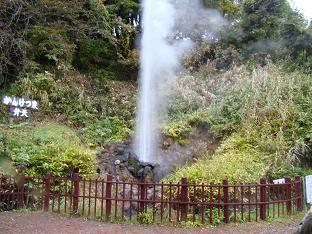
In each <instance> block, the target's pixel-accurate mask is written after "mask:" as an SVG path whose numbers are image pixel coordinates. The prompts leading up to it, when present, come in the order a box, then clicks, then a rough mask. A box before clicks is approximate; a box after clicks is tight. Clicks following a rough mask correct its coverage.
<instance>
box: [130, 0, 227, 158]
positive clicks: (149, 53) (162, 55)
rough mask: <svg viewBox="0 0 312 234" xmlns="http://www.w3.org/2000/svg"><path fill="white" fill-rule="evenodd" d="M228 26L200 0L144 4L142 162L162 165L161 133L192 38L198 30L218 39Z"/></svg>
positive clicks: (140, 108) (138, 139) (137, 147)
mask: <svg viewBox="0 0 312 234" xmlns="http://www.w3.org/2000/svg"><path fill="white" fill-rule="evenodd" d="M199 22H200V23H199ZM224 22H225V20H224V19H223V18H222V16H221V15H220V14H219V13H218V12H217V11H216V10H210V11H209V10H204V9H203V7H202V5H201V4H200V0H177V1H173V0H143V20H142V27H143V35H142V39H141V56H140V62H141V70H140V94H139V95H140V96H139V102H138V112H137V124H136V136H135V143H134V149H135V153H136V154H137V155H138V156H139V158H140V160H142V161H145V162H158V163H161V162H162V160H161V159H160V158H159V157H158V155H159V154H158V152H157V149H158V148H159V143H160V142H159V134H160V132H159V129H160V125H161V124H162V122H163V120H164V119H165V117H166V114H165V113H166V107H167V103H168V97H169V96H170V94H171V91H172V88H173V87H174V84H175V80H176V77H177V75H178V73H179V71H180V60H181V58H182V57H183V54H184V53H185V51H186V50H187V49H189V48H191V45H192V44H193V43H192V40H191V38H190V37H191V35H192V34H193V32H194V30H195V31H196V32H199V35H200V36H205V37H206V38H208V39H209V38H215V32H216V31H219V30H216V29H217V28H218V29H219V28H220V27H219V25H224ZM206 34H207V35H206ZM203 38H204V37H203ZM162 163H163V162H162Z"/></svg>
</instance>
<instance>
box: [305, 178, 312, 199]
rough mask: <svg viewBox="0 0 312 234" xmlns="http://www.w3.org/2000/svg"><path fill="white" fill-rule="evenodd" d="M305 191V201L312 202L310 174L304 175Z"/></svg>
mask: <svg viewBox="0 0 312 234" xmlns="http://www.w3.org/2000/svg"><path fill="white" fill-rule="evenodd" d="M305 191H306V198H307V203H308V204H312V175H308V176H306V177H305Z"/></svg>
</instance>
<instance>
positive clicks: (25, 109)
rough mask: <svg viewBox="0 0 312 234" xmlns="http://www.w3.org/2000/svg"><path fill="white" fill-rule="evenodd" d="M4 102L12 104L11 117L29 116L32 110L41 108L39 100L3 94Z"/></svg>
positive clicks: (7, 104)
mask: <svg viewBox="0 0 312 234" xmlns="http://www.w3.org/2000/svg"><path fill="white" fill-rule="evenodd" d="M2 104H4V105H6V106H10V116H11V117H21V118H29V117H30V114H31V110H38V109H39V104H38V102H37V101H35V100H30V99H25V98H19V97H14V96H3V97H2Z"/></svg>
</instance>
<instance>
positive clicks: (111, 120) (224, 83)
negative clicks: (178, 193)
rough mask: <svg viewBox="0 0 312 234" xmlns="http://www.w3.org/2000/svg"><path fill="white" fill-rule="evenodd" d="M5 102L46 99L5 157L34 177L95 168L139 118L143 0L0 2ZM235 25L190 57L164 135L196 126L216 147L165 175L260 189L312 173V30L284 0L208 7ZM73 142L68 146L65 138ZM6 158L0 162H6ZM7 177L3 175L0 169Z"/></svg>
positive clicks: (178, 135)
mask: <svg viewBox="0 0 312 234" xmlns="http://www.w3.org/2000/svg"><path fill="white" fill-rule="evenodd" d="M0 4H1V9H0V53H1V56H0V95H1V96H2V95H4V94H5V95H17V96H25V97H29V98H32V99H36V100H39V102H40V111H38V112H36V113H34V114H33V118H32V123H30V124H29V125H24V124H17V125H15V126H14V128H8V127H7V122H8V115H7V108H6V107H4V106H3V105H1V106H0V114H1V115H0V121H1V132H0V138H1V139H2V141H1V143H0V154H1V155H0V157H2V158H4V157H9V158H10V160H12V161H13V163H14V165H18V166H19V167H26V168H27V169H26V172H27V173H29V174H44V173H46V172H47V171H51V172H52V173H53V174H55V175H68V174H69V173H70V172H71V171H72V170H74V169H76V168H79V169H80V172H81V173H82V174H84V175H86V176H87V175H92V174H93V173H94V170H95V164H96V161H95V154H96V152H97V150H99V149H101V148H102V147H103V146H105V144H107V143H114V142H121V141H126V140H127V139H128V138H129V137H130V136H131V134H132V132H133V128H134V119H135V106H136V93H137V85H136V84H137V74H138V67H139V61H138V57H139V51H138V49H137V47H138V46H137V41H136V40H137V38H138V37H139V35H140V27H136V26H135V25H133V23H132V22H133V20H137V19H138V15H139V14H140V5H139V1H136V0H109V1H104V3H103V1H99V0H75V1H59V0H56V1H48V0H37V1H32V0H14V1H10V0H0ZM203 4H204V6H205V7H210V8H216V9H218V10H219V11H220V12H221V13H222V15H223V16H224V17H225V18H226V19H227V20H228V21H229V22H231V23H229V25H228V26H227V27H225V28H223V29H222V32H221V35H220V38H219V40H215V41H212V42H211V41H210V42H207V41H205V40H198V41H197V42H196V43H197V44H196V47H195V48H194V49H193V50H192V52H191V53H190V54H189V55H188V56H187V57H186V58H185V60H184V63H183V64H184V67H185V72H184V73H183V74H182V75H181V78H180V80H179V84H178V87H177V92H176V93H177V94H176V95H174V97H173V101H172V102H171V104H170V108H169V119H170V121H169V123H168V125H167V126H164V135H166V136H167V137H169V138H172V139H173V140H174V141H177V142H178V143H180V144H183V145H185V144H186V145H187V141H186V139H187V137H188V135H189V134H190V133H191V132H192V131H193V130H194V129H195V128H203V129H206V130H207V131H210V132H211V133H213V136H214V137H215V138H216V139H218V141H219V142H220V146H219V148H218V149H217V151H216V152H215V154H214V155H209V154H207V155H204V156H203V157H202V158H201V159H200V160H199V161H198V162H197V163H196V164H194V165H193V166H191V167H185V168H181V169H179V170H178V171H177V172H176V173H175V174H173V175H171V176H170V177H169V178H168V179H169V180H178V179H179V178H180V177H181V176H185V175H187V176H188V177H189V178H191V179H192V180H194V181H210V180H220V179H222V178H223V177H228V178H229V179H230V180H242V181H246V182H252V181H255V180H258V178H259V177H260V176H267V177H269V178H276V177H280V176H284V175H294V174H304V173H307V170H308V169H309V168H310V167H311V166H312V129H311V127H312V109H311V106H312V97H311V93H312V90H311V89H312V77H311V73H310V71H311V69H312V28H311V25H308V22H306V21H305V19H304V18H303V16H302V15H300V14H299V13H297V12H296V11H294V10H293V9H291V7H290V6H289V4H288V2H287V1H286V0H258V1H255V0H241V1H234V0H203ZM69 139H70V140H69ZM0 163H1V160H0ZM2 170H3V169H2Z"/></svg>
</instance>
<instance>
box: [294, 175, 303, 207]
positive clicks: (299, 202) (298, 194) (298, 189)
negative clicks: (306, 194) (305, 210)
mask: <svg viewBox="0 0 312 234" xmlns="http://www.w3.org/2000/svg"><path fill="white" fill-rule="evenodd" d="M295 181H296V183H295V190H296V205H297V211H302V188H301V183H302V181H301V177H300V176H296V178H295Z"/></svg>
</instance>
